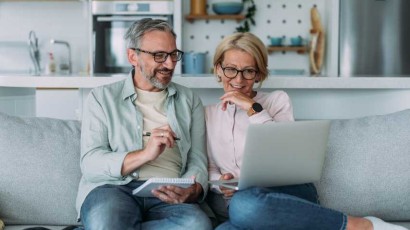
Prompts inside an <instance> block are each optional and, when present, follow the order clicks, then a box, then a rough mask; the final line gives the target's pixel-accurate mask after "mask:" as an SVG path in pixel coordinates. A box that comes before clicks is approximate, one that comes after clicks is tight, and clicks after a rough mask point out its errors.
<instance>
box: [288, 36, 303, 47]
mask: <svg viewBox="0 0 410 230" xmlns="http://www.w3.org/2000/svg"><path fill="white" fill-rule="evenodd" d="M290 45H291V46H302V45H303V38H302V37H301V36H297V37H291V38H290Z"/></svg>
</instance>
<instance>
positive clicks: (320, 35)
mask: <svg viewBox="0 0 410 230" xmlns="http://www.w3.org/2000/svg"><path fill="white" fill-rule="evenodd" d="M310 19H311V23H312V29H311V30H310V35H311V42H310V51H309V59H310V69H311V73H312V74H315V75H317V74H319V73H320V70H321V69H322V66H323V58H324V55H325V31H324V29H323V25H322V22H321V20H320V14H319V11H318V10H317V8H316V7H313V8H312V9H311V10H310Z"/></svg>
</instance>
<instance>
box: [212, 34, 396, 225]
mask: <svg viewBox="0 0 410 230" xmlns="http://www.w3.org/2000/svg"><path fill="white" fill-rule="evenodd" d="M267 61H268V55H267V51H266V48H265V45H264V44H263V43H262V41H261V40H260V39H259V38H257V37H256V36H255V35H253V34H251V33H236V34H233V35H231V36H228V37H226V38H225V39H223V40H222V42H221V43H220V44H219V45H218V47H217V48H216V52H215V56H214V60H213V64H214V73H215V74H216V76H217V78H218V80H219V81H220V82H222V85H223V88H224V91H225V93H224V95H222V97H221V98H220V99H221V101H220V102H219V103H218V104H216V105H211V106H207V107H206V123H207V139H208V157H209V175H210V180H229V179H233V178H239V176H240V175H239V172H240V166H241V164H242V155H243V150H244V143H245V141H244V138H245V133H246V129H247V127H248V125H249V124H250V123H268V122H277V121H293V120H294V118H293V111H292V104H291V101H290V99H289V96H288V95H287V94H286V93H285V92H283V91H274V92H271V93H265V92H260V91H255V90H254V84H255V83H259V85H260V84H261V83H262V82H263V81H264V80H265V79H266V78H267V76H268V70H267V64H268V63H267ZM208 201H209V204H210V206H211V207H212V209H213V210H214V212H215V213H216V214H217V216H218V217H219V218H220V219H222V220H224V219H225V220H228V221H226V222H224V223H223V224H221V225H219V226H218V229H241V228H244V229H404V228H402V227H399V226H394V225H391V224H388V223H385V222H383V221H382V220H380V219H377V218H375V217H366V218H359V217H352V216H348V215H345V214H343V213H341V212H337V211H334V210H331V209H326V208H323V207H321V206H319V204H318V203H319V201H318V196H317V191H316V188H315V187H314V185H313V184H301V185H292V186H281V187H269V188H262V187H253V188H249V189H246V190H241V191H238V192H235V191H234V190H231V189H227V188H224V187H218V186H212V187H211V192H210V193H209V196H208Z"/></svg>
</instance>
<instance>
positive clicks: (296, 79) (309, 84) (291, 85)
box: [0, 74, 410, 89]
mask: <svg viewBox="0 0 410 230" xmlns="http://www.w3.org/2000/svg"><path fill="white" fill-rule="evenodd" d="M125 77H126V75H122V74H119V75H101V76H100V75H96V76H94V77H90V76H80V75H72V76H44V77H43V76H27V75H8V76H6V75H0V87H25V88H56V89H69V88H94V87H98V86H101V85H105V84H110V83H113V82H116V81H119V80H122V79H124V78H125ZM173 81H174V82H176V83H179V84H182V85H185V86H187V87H190V88H204V89H219V88H221V87H222V86H221V84H220V83H218V82H217V81H216V78H215V77H214V76H213V75H212V74H202V75H182V76H181V75H175V76H174V78H173ZM262 88H265V89H410V76H409V77H309V76H300V75H299V76H269V78H268V79H267V80H266V81H265V82H264V83H263V85H262Z"/></svg>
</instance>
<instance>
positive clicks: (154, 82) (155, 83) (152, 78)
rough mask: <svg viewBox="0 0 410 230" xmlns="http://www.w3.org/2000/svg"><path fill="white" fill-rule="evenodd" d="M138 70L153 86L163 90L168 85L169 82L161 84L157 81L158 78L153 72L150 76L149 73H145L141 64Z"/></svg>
mask: <svg viewBox="0 0 410 230" xmlns="http://www.w3.org/2000/svg"><path fill="white" fill-rule="evenodd" d="M140 70H141V74H142V76H143V77H144V78H145V79H147V80H148V81H149V82H150V83H151V84H152V85H153V86H154V87H155V88H157V89H161V90H163V89H166V88H167V87H168V85H169V83H170V82H169V83H168V84H163V83H161V82H159V81H158V78H157V77H156V76H155V72H154V74H153V75H152V76H149V74H147V73H146V72H145V71H144V69H143V68H142V65H141V66H140Z"/></svg>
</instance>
